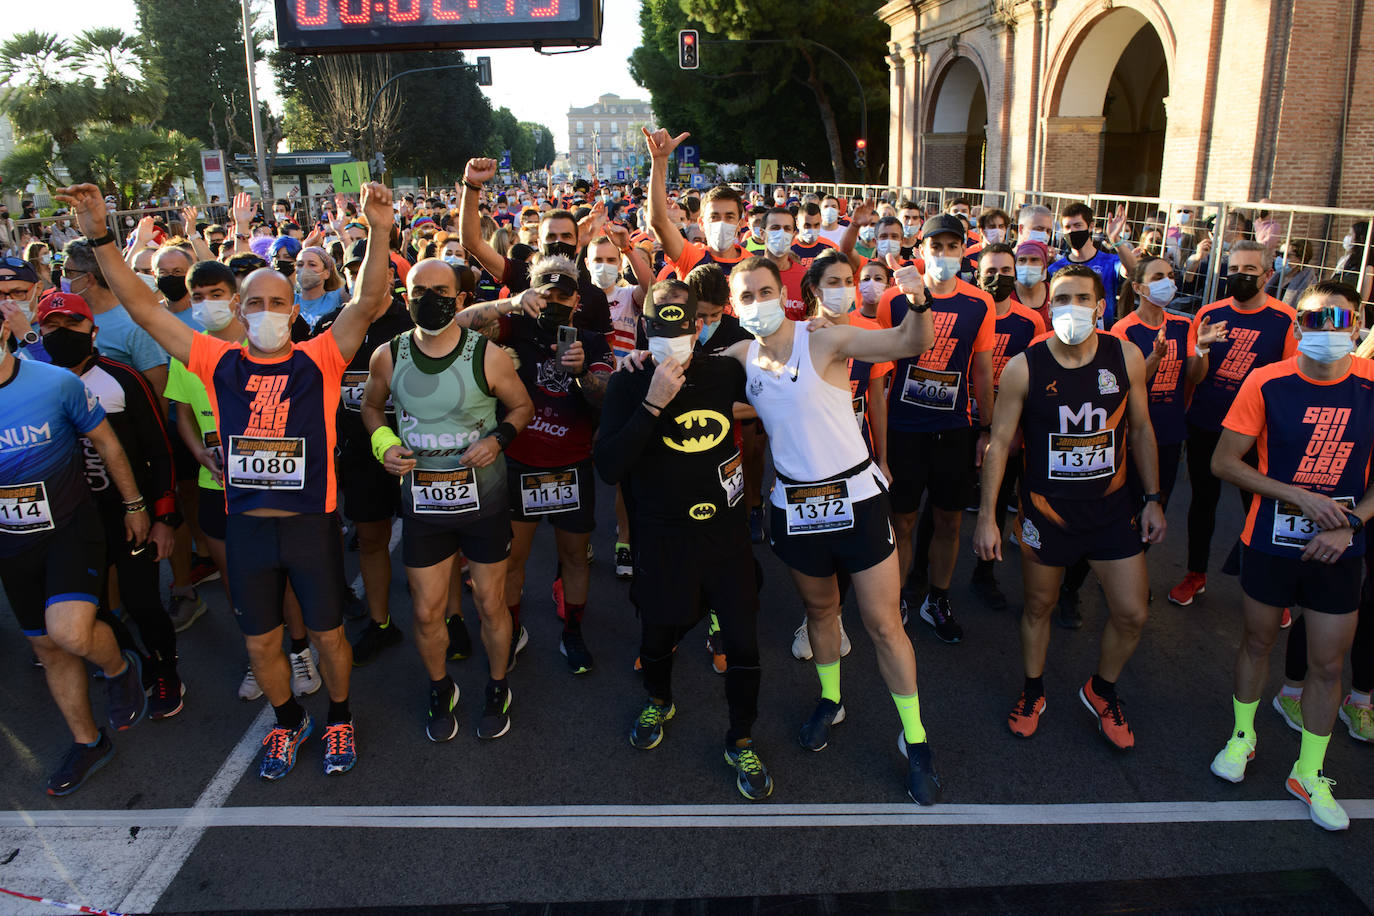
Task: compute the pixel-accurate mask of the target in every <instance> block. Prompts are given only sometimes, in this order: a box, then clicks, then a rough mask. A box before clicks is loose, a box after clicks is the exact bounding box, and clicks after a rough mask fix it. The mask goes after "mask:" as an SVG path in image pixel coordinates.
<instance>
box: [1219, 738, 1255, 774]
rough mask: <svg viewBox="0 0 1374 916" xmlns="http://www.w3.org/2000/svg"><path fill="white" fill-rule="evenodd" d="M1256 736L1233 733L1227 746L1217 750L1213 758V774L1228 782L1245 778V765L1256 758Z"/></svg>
mask: <svg viewBox="0 0 1374 916" xmlns="http://www.w3.org/2000/svg"><path fill="white" fill-rule="evenodd" d="M1255 744H1256V741H1255V739H1254V738H1247V737H1245V736H1244V735H1232V736H1231V740H1230V741H1227V742H1226V746H1225V747H1224V748H1222V749H1221V750H1219V751H1217V755H1216V756H1215V757H1213V758H1212V775H1213V776H1219V777H1221V778H1222V779H1224V780H1226V781H1227V782H1234V783H1239V782H1241V781H1243V780H1244V779H1245V765H1246V764H1248V763H1249V762H1250V761H1251V760H1254V759H1255Z"/></svg>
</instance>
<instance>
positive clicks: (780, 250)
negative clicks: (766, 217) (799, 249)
mask: <svg viewBox="0 0 1374 916" xmlns="http://www.w3.org/2000/svg"><path fill="white" fill-rule="evenodd" d="M764 247H765V248H767V249H768V253H769V254H771V255H772V256H773V257H775V258H780V257H782V256H783V255H784V254H785V253H786V252H787V250H788V249H789V248H791V247H792V233H790V232H788V231H787V230H786V229H769V230H768V240H767V241H766V242H764Z"/></svg>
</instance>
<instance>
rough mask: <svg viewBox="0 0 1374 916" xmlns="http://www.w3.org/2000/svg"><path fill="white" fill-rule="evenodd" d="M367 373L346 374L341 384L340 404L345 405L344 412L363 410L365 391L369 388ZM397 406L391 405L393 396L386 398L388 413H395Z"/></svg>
mask: <svg viewBox="0 0 1374 916" xmlns="http://www.w3.org/2000/svg"><path fill="white" fill-rule="evenodd" d="M367 378H368V373H367V372H345V373H344V374H343V381H342V382H340V383H339V402H340V403H342V404H343V406H344V410H351V411H353V412H354V413H359V412H361V411H362V409H363V391H364V390H365V389H366V388H367ZM395 410H396V407H395V405H393V404H392V403H391V395H389V394H388V395H387V396H386V412H387V413H394V412H395Z"/></svg>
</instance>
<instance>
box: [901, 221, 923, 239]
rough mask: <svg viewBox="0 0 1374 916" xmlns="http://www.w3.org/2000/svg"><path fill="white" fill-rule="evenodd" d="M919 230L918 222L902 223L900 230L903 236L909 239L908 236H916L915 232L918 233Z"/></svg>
mask: <svg viewBox="0 0 1374 916" xmlns="http://www.w3.org/2000/svg"><path fill="white" fill-rule="evenodd" d="M920 231H921V224H920V223H902V232H903V233H905V234H904V236H903V237H904V238H908V239H909V238H915V237H916V233H918V232H920Z"/></svg>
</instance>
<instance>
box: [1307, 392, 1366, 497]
mask: <svg viewBox="0 0 1374 916" xmlns="http://www.w3.org/2000/svg"><path fill="white" fill-rule="evenodd" d="M1302 422H1304V423H1307V424H1312V437H1311V438H1310V439H1308V440H1307V448H1306V449H1305V450H1304V451H1303V457H1302V461H1300V462H1298V470H1297V473H1295V474H1294V475H1293V483H1294V484H1307V485H1310V486H1317V487H1323V488H1326V489H1334V488H1335V487H1337V486H1339V485H1340V482H1341V475H1342V474H1343V473H1344V472H1345V466H1346V463H1347V462H1348V461H1349V460H1350V455H1351V453H1352V452H1353V451H1354V450H1355V443H1353V442H1344V441H1342V439H1343V438H1344V436H1345V428H1346V426H1347V424H1349V422H1350V408H1349V407H1309V408H1307V412H1306V413H1305V414H1304V415H1303V418H1302Z"/></svg>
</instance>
